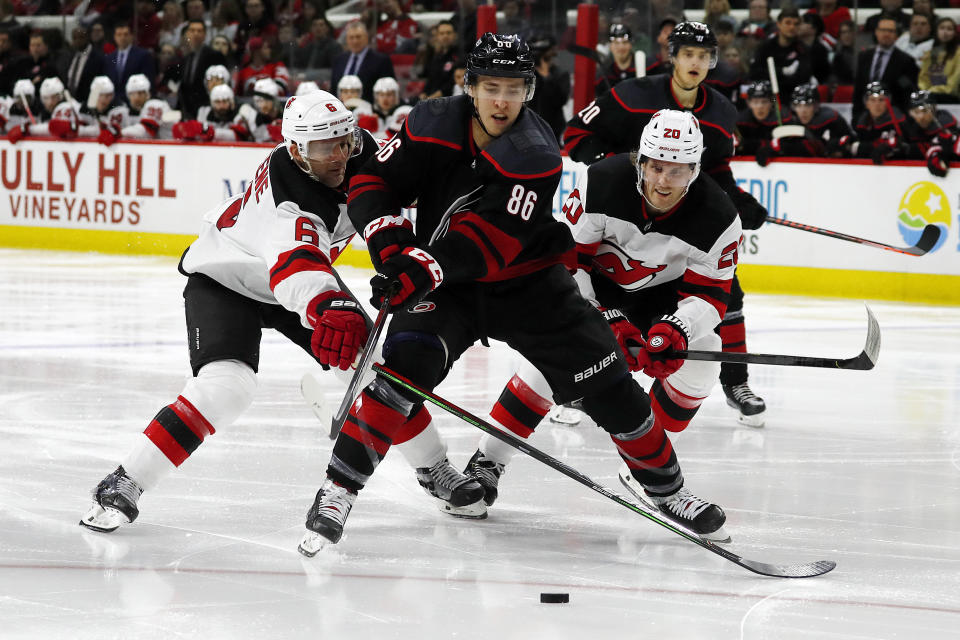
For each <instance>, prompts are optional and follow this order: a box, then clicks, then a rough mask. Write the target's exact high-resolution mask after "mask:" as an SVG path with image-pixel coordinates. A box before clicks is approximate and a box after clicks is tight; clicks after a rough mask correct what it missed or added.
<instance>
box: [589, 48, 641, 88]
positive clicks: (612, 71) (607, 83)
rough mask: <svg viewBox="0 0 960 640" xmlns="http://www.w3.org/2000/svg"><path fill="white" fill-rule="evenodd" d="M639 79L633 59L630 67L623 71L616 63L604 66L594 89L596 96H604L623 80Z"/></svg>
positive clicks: (631, 58)
mask: <svg viewBox="0 0 960 640" xmlns="http://www.w3.org/2000/svg"><path fill="white" fill-rule="evenodd" d="M636 77H637V67H636V65H635V64H634V63H633V57H632V56H631V57H630V66H628V67H627V68H626V69H621V68H620V67H619V66H618V65H617V63H616V62H611V63H610V64H608V65H604V67H603V68H602V69H600V79H599V80H597V85H596V88H595V89H594V91H595V93H596V95H598V96H599V95H602V94H604V93H606V92H607V91H609V90H610V89H612V88H613V87H615V86H617V85H618V84H619V83H620V82H622V81H623V80H626V79H628V78H636Z"/></svg>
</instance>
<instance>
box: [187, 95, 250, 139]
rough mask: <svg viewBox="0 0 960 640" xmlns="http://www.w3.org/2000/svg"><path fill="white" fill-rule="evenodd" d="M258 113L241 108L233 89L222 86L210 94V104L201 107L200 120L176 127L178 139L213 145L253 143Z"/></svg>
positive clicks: (243, 105) (198, 117)
mask: <svg viewBox="0 0 960 640" xmlns="http://www.w3.org/2000/svg"><path fill="white" fill-rule="evenodd" d="M256 119H257V112H256V110H255V109H254V108H253V107H251V106H250V105H248V104H241V105H240V106H239V107H237V103H236V100H235V99H234V96H233V89H231V88H230V86H229V85H226V84H221V85H217V86H215V87H214V88H213V89H212V90H211V91H210V105H209V106H203V107H200V109H199V110H198V111H197V119H196V120H185V121H183V122H178V123H177V124H175V125H173V137H174V138H176V139H177V140H200V141H206V142H209V141H211V140H217V141H220V142H246V141H250V140H252V139H253V138H252V136H251V132H252V131H253V129H254V128H255V127H254V122H255V121H256Z"/></svg>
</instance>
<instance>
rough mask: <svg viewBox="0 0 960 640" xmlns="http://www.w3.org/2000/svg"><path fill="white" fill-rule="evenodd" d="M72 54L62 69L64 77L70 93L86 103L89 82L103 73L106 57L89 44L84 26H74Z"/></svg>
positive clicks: (88, 36)
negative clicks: (65, 66)
mask: <svg viewBox="0 0 960 640" xmlns="http://www.w3.org/2000/svg"><path fill="white" fill-rule="evenodd" d="M71 42H72V45H73V55H72V56H70V61H69V63H67V68H66V69H64V78H66V86H67V89H68V90H69V91H70V95H72V96H73V97H74V98H76V99H77V100H79V101H80V103H81V104H86V102H87V96H88V95H89V94H90V83H91V82H92V81H93V79H94V78H95V77H96V76H100V75H105V73H104V67H105V65H106V59H105V58H104V56H103V54H102V53H101V52H100V51H98V50H97V49H95V48H94V47H93V45H92V44H90V34H89V32H88V31H87V28H86V27H83V26H79V25H78V26H76V27H74V28H73V33H72V34H71Z"/></svg>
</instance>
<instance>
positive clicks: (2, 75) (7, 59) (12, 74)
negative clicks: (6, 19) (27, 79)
mask: <svg viewBox="0 0 960 640" xmlns="http://www.w3.org/2000/svg"><path fill="white" fill-rule="evenodd" d="M18 63H19V54H18V53H17V50H16V48H15V47H14V45H13V40H12V39H11V38H10V34H9V33H7V32H6V31H3V30H0V95H5V96H6V95H9V94H10V91H11V90H12V89H13V85H14V83H16V81H17V77H18V75H19V72H20V69H19V64H18ZM34 94H36V86H34Z"/></svg>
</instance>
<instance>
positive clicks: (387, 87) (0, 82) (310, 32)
mask: <svg viewBox="0 0 960 640" xmlns="http://www.w3.org/2000/svg"><path fill="white" fill-rule="evenodd" d="M774 1H775V0H774ZM953 1H955V0H951V2H953ZM956 1H957V3H958V4H960V0H956ZM903 3H904V0H880V4H879V7H878V8H879V9H880V12H879V13H876V14H875V15H872V16H871V17H870V18H869V19H867V20H866V21H865V22H864V24H863V25H862V26H858V25H857V24H856V23H855V22H853V20H852V14H851V10H850V8H849V7H847V6H844V3H843V2H840V1H838V0H799V1H796V2H793V3H789V2H783V3H782V4H779V5H778V6H775V7H774V6H771V5H770V0H741V1H740V2H739V3H738V2H736V1H735V2H734V3H732V4H731V2H730V0H705V2H704V4H703V5H702V6H700V4H699V3H698V2H694V1H693V0H688V1H687V2H686V3H684V2H683V0H650V1H649V2H646V1H645V2H636V1H630V0H627V1H605V2H600V3H599V5H600V27H599V34H598V35H599V38H598V39H599V45H598V47H597V58H598V59H599V60H600V64H599V65H598V74H597V79H596V87H595V90H596V92H598V93H600V92H604V91H608V90H609V89H610V88H611V87H612V86H614V85H615V84H616V83H617V82H619V81H622V80H624V79H626V78H629V77H635V76H636V75H637V70H636V68H635V66H634V65H635V64H636V61H637V58H636V57H635V55H634V54H635V53H636V52H638V51H640V52H643V53H645V54H646V57H645V67H646V68H645V69H644V70H643V73H644V74H645V75H654V74H658V73H668V72H670V61H669V56H668V55H667V53H666V51H667V49H666V47H667V38H668V36H669V33H670V31H671V30H672V28H673V27H674V26H675V25H676V24H677V23H678V22H680V21H683V20H685V19H687V15H685V13H690V12H691V11H692V10H702V15H703V17H702V20H703V21H704V22H705V23H706V24H708V25H709V26H710V27H711V29H712V30H713V32H714V34H715V35H716V37H717V41H718V50H719V57H720V62H719V64H718V65H717V67H716V68H715V69H713V70H711V72H710V74H709V76H708V78H707V82H708V84H710V85H712V86H713V87H714V88H716V89H717V90H719V91H721V93H723V94H724V95H726V96H727V97H728V98H729V99H730V100H732V101H733V102H734V103H735V104H736V105H737V106H738V108H739V109H741V127H740V129H741V134H742V135H741V137H740V142H741V146H740V152H741V153H743V154H750V155H758V157H759V158H760V159H761V161H763V160H769V158H771V157H774V156H776V155H783V154H785V153H786V151H787V150H790V152H791V154H792V153H793V152H794V151H797V149H795V148H793V146H792V145H787V148H788V149H787V150H785V149H783V148H781V145H779V143H778V140H780V137H779V135H775V134H774V133H773V131H774V129H775V128H776V127H778V126H779V125H781V124H790V123H793V124H800V125H801V126H804V127H806V128H807V135H806V137H807V141H806V144H805V146H803V147H802V148H801V149H800V151H802V152H804V154H806V153H807V152H809V153H815V154H821V155H829V156H845V155H846V156H849V155H853V156H861V157H872V158H873V159H874V160H875V161H878V162H882V161H883V160H884V159H888V158H893V157H905V156H904V153H906V152H905V147H904V144H905V142H904V140H905V137H906V136H905V134H904V133H903V129H904V127H906V126H907V125H909V124H910V122H911V121H916V118H913V115H914V112H917V110H918V109H920V110H921V111H929V112H930V113H932V114H933V115H934V121H935V122H936V123H939V124H940V125H943V126H944V127H946V128H947V129H949V128H951V127H952V128H954V129H955V128H956V125H955V123H953V124H951V123H950V122H949V121H948V118H946V117H945V116H944V115H943V114H944V113H945V112H943V111H942V110H940V109H939V108H938V105H940V104H948V103H960V50H958V46H957V45H958V35H957V29H956V24H955V22H954V21H953V20H952V19H951V18H949V17H938V16H937V14H936V9H937V7H935V6H934V2H933V0H913V1H912V4H911V6H909V7H908V8H905V7H904V6H903ZM336 4H338V3H336V2H330V1H329V0H181V1H177V0H166V1H162V0H161V1H157V0H134V1H130V0H0V95H2V96H4V97H3V98H2V99H0V125H2V127H3V131H4V133H5V134H6V135H7V136H8V138H9V139H11V140H13V141H16V140H17V139H19V138H20V137H22V136H25V135H31V136H36V135H53V136H58V137H80V136H84V135H88V134H90V133H91V132H96V133H95V134H94V135H95V137H98V138H99V139H100V140H101V142H104V143H105V144H110V143H112V142H113V141H115V140H117V139H122V138H124V137H152V138H178V139H186V140H225V141H279V140H280V137H279V135H280V134H279V118H280V115H281V113H282V108H283V101H284V100H285V98H286V97H287V96H290V95H294V94H295V93H296V92H297V91H301V92H302V91H306V90H312V89H316V88H323V89H327V90H329V91H331V92H332V93H334V94H336V95H338V97H340V98H341V99H342V100H344V102H345V103H346V104H347V105H348V106H349V107H350V108H352V109H353V110H354V111H355V113H356V115H357V119H358V122H359V123H360V125H361V126H363V127H364V128H367V129H370V130H371V131H373V132H374V133H375V134H378V135H381V136H389V135H391V134H392V133H393V132H395V131H396V130H397V128H398V127H399V126H400V125H401V124H402V122H403V118H404V117H405V116H406V113H408V112H409V110H410V108H411V105H412V104H414V103H415V102H416V101H418V100H421V99H424V98H428V97H436V96H448V95H456V94H458V93H462V92H463V73H464V64H463V61H464V57H465V51H466V49H468V48H469V47H470V46H471V45H472V42H473V40H474V38H475V35H476V24H477V4H476V0H422V1H416V2H414V1H412V0H367V1H366V2H361V3H359V4H358V5H357V6H356V8H355V9H354V10H355V11H357V12H358V13H359V14H360V18H359V19H358V20H353V21H350V22H347V23H346V24H343V25H342V26H340V27H339V28H337V27H335V26H334V24H333V23H332V22H331V21H330V20H329V19H328V17H327V12H328V11H330V10H331V9H332V8H334V5H336ZM575 6H576V3H575V2H572V1H567V2H555V3H550V4H547V3H544V2H542V1H541V0H529V1H528V0H500V2H498V5H497V7H498V11H499V12H501V13H500V17H499V18H498V31H499V32H501V33H517V34H519V35H521V36H523V37H524V38H526V39H527V40H528V42H529V43H530V45H531V48H532V49H533V52H534V55H535V59H536V63H537V89H536V92H535V95H534V99H533V102H532V103H531V105H530V106H531V108H533V109H534V110H536V111H537V112H538V113H540V114H541V115H542V116H543V117H544V118H545V119H546V120H547V122H548V123H549V124H550V126H551V127H552V128H553V129H554V131H555V132H556V134H557V136H558V139H560V138H562V133H563V129H564V126H565V122H566V120H567V118H568V117H569V115H570V94H571V71H572V66H573V63H572V61H573V55H572V54H571V53H570V50H569V49H568V47H569V45H571V44H572V43H573V41H574V34H575V27H572V26H568V25H567V20H566V12H567V10H568V9H573V8H575ZM868 6H869V3H864V4H863V5H862V7H868ZM874 6H875V7H876V6H877V5H874ZM733 8H736V9H743V10H745V13H746V17H745V18H744V19H742V20H738V19H736V18H734V17H733V15H732V14H731V11H732V9H733ZM941 8H942V7H941ZM874 10H876V9H874ZM422 11H434V12H442V13H447V14H448V17H446V19H440V20H439V21H436V20H435V18H434V19H433V20H434V21H432V22H431V23H430V24H429V25H427V24H421V23H419V22H417V21H416V20H414V19H413V18H412V17H411V14H415V15H416V14H417V13H418V12H422ZM442 13H441V18H443V16H442ZM57 15H63V16H71V17H72V18H75V19H71V22H70V24H71V25H75V26H72V28H70V29H68V30H69V31H70V32H69V33H64V29H62V28H58V27H45V26H43V25H49V24H52V23H55V22H56V20H53V21H50V20H47V21H46V22H43V23H42V24H41V23H38V22H37V20H36V18H37V17H38V16H57ZM696 15H697V17H699V16H700V15H701V13H700V11H697V14H696ZM38 25H39V26H38ZM768 59H772V61H773V67H774V72H775V73H776V76H777V80H778V83H777V84H778V85H779V94H778V95H774V94H773V93H772V92H771V90H770V87H769V86H767V87H766V88H765V87H764V86H762V84H761V83H762V82H763V81H769V80H770V76H769V70H768ZM919 90H922V91H923V92H925V93H923V94H922V95H921V96H920V97H919V98H918V96H917V93H916V92H917V91H919ZM795 92H796V95H795ZM911 96H912V97H911ZM794 98H797V99H796V100H795V99H794ZM881 99H882V100H881ZM871 100H875V101H877V100H880V101H881V102H882V103H883V106H884V109H883V111H882V112H880V109H879V106H877V107H875V108H874V109H872V110H871V108H870V102H871ZM827 102H835V103H844V102H849V103H851V106H852V116H850V117H849V122H847V123H846V124H848V125H850V126H849V127H848V128H849V129H850V132H849V133H842V135H846V136H848V137H847V139H846V140H845V143H844V144H842V145H841V144H839V140H837V139H836V137H834V138H829V139H828V140H827V141H823V140H822V139H819V138H822V134H823V132H822V131H813V132H811V131H810V129H811V126H812V125H810V122H811V120H812V119H813V118H814V116H815V117H816V118H818V119H821V120H822V119H824V115H823V114H827V115H828V116H829V114H830V110H829V109H828V108H827V107H823V108H821V106H820V105H821V104H822V103H827ZM809 104H813V105H815V107H813V108H814V116H811V117H804V118H801V117H799V114H798V113H797V112H796V110H795V109H792V107H793V106H794V105H796V106H800V107H803V105H809ZM879 104H880V102H877V105H879ZM824 109H827V111H824ZM800 111H802V112H803V113H804V115H807V112H808V109H803V108H801V110H800ZM55 112H56V115H57V116H58V118H60V119H64V118H65V119H66V121H65V122H54V123H51V122H50V121H51V120H57V119H58V118H55V117H54V115H55ZM874 112H876V115H874ZM834 113H835V112H834ZM838 117H840V119H841V120H844V119H846V118H845V117H842V116H838ZM924 118H925V116H924ZM827 119H829V118H827ZM831 126H832V125H831ZM931 126H932V125H931ZM928 128H929V127H928ZM827 135H828V136H830V135H833V136H837V135H841V134H840V133H838V132H833V133H832V134H827ZM814 138H817V139H814ZM878 138H879V139H882V140H883V144H884V145H886V146H885V147H882V146H879V145H877V144H874V140H875V139H878ZM894 138H895V139H894ZM866 140H869V141H870V144H869V149H868V150H866V151H865V150H864V149H863V148H862V146H858V145H857V144H856V142H858V141H859V142H863V141H866ZM944 140H945V139H944ZM944 143H945V142H944ZM941 146H942V145H941Z"/></svg>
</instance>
